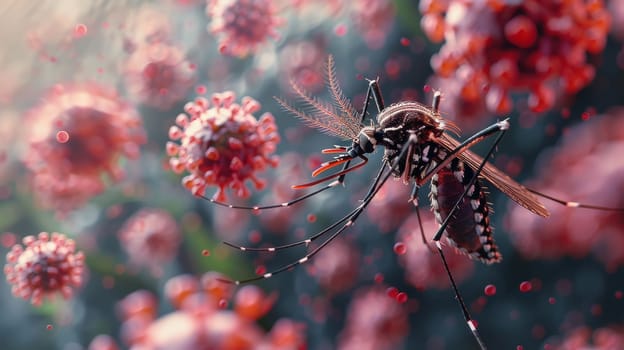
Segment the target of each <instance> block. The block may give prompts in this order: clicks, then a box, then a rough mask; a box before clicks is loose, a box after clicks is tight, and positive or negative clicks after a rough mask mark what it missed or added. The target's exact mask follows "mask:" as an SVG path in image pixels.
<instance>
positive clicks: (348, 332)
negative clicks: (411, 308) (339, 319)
mask: <svg viewBox="0 0 624 350" xmlns="http://www.w3.org/2000/svg"><path fill="white" fill-rule="evenodd" d="M347 312H348V313H347V320H346V326H345V329H343V330H342V332H341V334H340V341H339V345H338V349H340V350H351V349H364V350H368V349H371V350H372V349H396V348H401V344H402V342H403V339H404V338H405V336H406V335H407V332H408V330H409V324H408V320H407V311H406V309H405V307H404V306H402V305H401V304H399V303H397V302H396V300H394V299H392V298H388V295H387V294H386V292H385V291H384V290H382V289H380V288H372V289H361V290H358V291H357V292H356V293H355V297H354V299H353V300H352V301H351V304H350V305H349V310H348V311H347Z"/></svg>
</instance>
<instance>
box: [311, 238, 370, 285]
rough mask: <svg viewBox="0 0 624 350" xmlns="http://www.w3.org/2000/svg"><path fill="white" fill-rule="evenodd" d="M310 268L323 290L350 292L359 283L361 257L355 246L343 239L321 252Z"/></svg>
mask: <svg viewBox="0 0 624 350" xmlns="http://www.w3.org/2000/svg"><path fill="white" fill-rule="evenodd" d="M309 266H310V271H311V274H312V275H313V276H314V278H315V279H316V280H317V281H318V283H319V285H321V287H323V289H325V290H326V291H327V292H329V293H331V294H338V293H341V292H344V291H347V290H349V289H350V288H351V287H353V286H354V285H355V283H356V282H357V279H358V272H359V267H360V256H359V254H358V252H357V250H356V249H355V248H354V244H352V243H349V242H348V241H347V240H345V239H344V238H341V239H337V240H336V241H334V242H332V244H330V245H328V246H327V247H325V248H324V249H323V250H321V251H320V252H319V253H318V256H317V258H316V259H314V260H312V264H311V265H309Z"/></svg>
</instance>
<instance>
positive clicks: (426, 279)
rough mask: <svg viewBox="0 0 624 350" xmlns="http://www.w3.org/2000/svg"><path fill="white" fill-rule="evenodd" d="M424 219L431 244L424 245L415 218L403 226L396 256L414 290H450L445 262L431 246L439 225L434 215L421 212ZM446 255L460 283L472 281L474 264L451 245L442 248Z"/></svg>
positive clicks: (399, 234) (399, 233) (456, 279)
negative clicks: (467, 280)
mask: <svg viewBox="0 0 624 350" xmlns="http://www.w3.org/2000/svg"><path fill="white" fill-rule="evenodd" d="M420 217H421V219H422V224H423V228H424V230H425V239H426V240H427V244H424V243H423V241H422V237H421V235H420V225H419V224H418V217H417V216H416V215H415V214H414V215H412V216H410V217H409V218H408V219H407V220H406V221H405V222H404V223H403V225H401V227H400V228H399V232H398V235H397V237H398V242H399V246H398V247H397V246H395V252H397V251H398V252H397V253H398V255H399V261H400V262H401V264H402V265H403V266H404V268H405V279H406V280H407V282H408V283H410V284H411V285H412V286H414V287H416V288H418V289H422V290H424V289H431V288H437V289H448V288H450V287H451V283H450V282H449V279H448V276H447V275H446V271H445V270H444V265H443V264H442V259H441V258H440V254H439V253H438V250H437V248H436V247H435V246H434V245H433V244H432V243H430V241H431V238H433V235H434V234H435V233H436V232H437V230H438V227H439V225H438V224H437V223H436V221H435V219H434V218H433V216H432V215H431V213H428V212H424V211H423V210H421V213H420ZM443 240H444V239H443ZM399 247H400V248H399ZM442 251H443V252H444V256H445V257H446V260H447V263H448V265H449V269H450V270H451V271H452V272H453V278H454V279H455V281H456V282H458V283H460V282H461V281H464V280H465V279H467V278H468V277H470V275H471V274H472V273H473V271H474V261H472V260H470V259H468V257H466V256H464V255H462V254H461V253H460V252H459V251H458V250H457V249H456V248H453V247H452V246H450V245H449V244H444V245H442Z"/></svg>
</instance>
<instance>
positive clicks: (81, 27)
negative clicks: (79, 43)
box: [74, 23, 88, 38]
mask: <svg viewBox="0 0 624 350" xmlns="http://www.w3.org/2000/svg"><path fill="white" fill-rule="evenodd" d="M87 32H88V28H87V26H86V25H85V24H82V23H81V24H76V26H75V27H74V37H76V38H81V37H83V36H85V35H87Z"/></svg>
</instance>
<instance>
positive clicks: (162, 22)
mask: <svg viewBox="0 0 624 350" xmlns="http://www.w3.org/2000/svg"><path fill="white" fill-rule="evenodd" d="M126 17H128V16H126ZM128 18H130V19H128V20H127V21H125V22H123V23H122V24H121V25H120V26H121V27H123V28H125V29H126V30H125V38H124V39H125V40H124V49H125V51H126V52H128V53H132V52H134V51H135V50H136V49H137V48H139V47H141V46H143V45H150V44H155V43H168V42H170V41H171V33H172V31H173V29H172V27H173V25H172V24H171V19H170V13H168V12H167V10H165V9H164V8H163V7H160V6H158V5H144V6H141V7H139V8H138V9H137V10H136V12H135V13H133V15H132V16H130V17H128Z"/></svg>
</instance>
